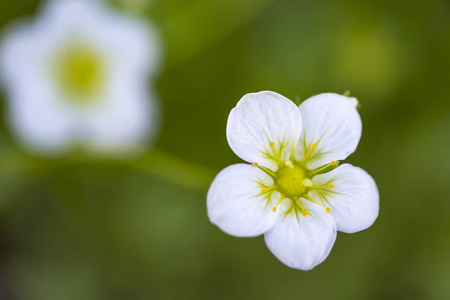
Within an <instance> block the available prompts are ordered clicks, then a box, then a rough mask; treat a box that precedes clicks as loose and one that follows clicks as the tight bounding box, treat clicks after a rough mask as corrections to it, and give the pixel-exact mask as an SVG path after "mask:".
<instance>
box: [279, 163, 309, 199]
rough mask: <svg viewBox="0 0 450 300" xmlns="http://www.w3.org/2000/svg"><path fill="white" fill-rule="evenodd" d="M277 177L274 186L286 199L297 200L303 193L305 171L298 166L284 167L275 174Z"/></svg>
mask: <svg viewBox="0 0 450 300" xmlns="http://www.w3.org/2000/svg"><path fill="white" fill-rule="evenodd" d="M277 175H278V177H277V178H276V180H275V182H276V185H277V186H278V189H279V191H280V192H281V193H282V194H284V195H286V197H289V198H291V197H292V198H298V197H300V196H301V195H302V194H303V193H304V192H305V188H306V187H305V185H304V184H303V181H304V180H305V179H306V171H305V169H303V168H302V167H300V166H299V165H297V164H293V165H292V167H290V166H285V167H283V168H281V169H280V170H279V171H278V172H277Z"/></svg>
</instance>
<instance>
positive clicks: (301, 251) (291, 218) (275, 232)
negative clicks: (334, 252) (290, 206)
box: [264, 200, 337, 271]
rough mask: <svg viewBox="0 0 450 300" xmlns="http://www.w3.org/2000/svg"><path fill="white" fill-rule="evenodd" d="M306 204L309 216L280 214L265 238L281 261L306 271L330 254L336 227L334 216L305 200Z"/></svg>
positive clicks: (268, 245)
mask: <svg viewBox="0 0 450 300" xmlns="http://www.w3.org/2000/svg"><path fill="white" fill-rule="evenodd" d="M305 201H306V200H305ZM304 208H305V209H307V210H308V212H309V214H308V215H307V216H303V215H302V214H301V213H298V216H297V215H296V214H295V213H290V214H287V215H285V216H284V215H283V214H280V217H279V218H278V220H277V222H276V223H275V225H274V226H273V227H272V229H270V230H269V231H268V232H266V233H265V234H264V240H265V241H266V245H267V247H268V248H269V250H270V251H271V252H272V253H273V255H275V256H276V257H277V258H278V259H279V260H280V261H281V262H282V263H284V264H285V265H287V266H288V267H291V268H295V269H300V270H305V271H307V270H311V269H312V268H314V267H315V266H317V265H318V264H320V263H321V262H323V261H324V260H325V259H326V258H327V257H328V254H329V253H330V251H331V249H332V248H333V245H334V242H335V240H336V234H337V231H336V224H335V222H334V220H333V217H332V216H331V215H330V214H327V213H326V212H325V210H324V209H323V208H322V207H320V206H319V205H317V204H314V203H311V202H308V201H306V202H305V204H304Z"/></svg>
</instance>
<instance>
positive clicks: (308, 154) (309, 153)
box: [302, 144, 317, 163]
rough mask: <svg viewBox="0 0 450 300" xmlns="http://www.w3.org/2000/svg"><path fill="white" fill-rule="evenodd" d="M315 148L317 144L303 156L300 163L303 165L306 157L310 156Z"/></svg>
mask: <svg viewBox="0 0 450 300" xmlns="http://www.w3.org/2000/svg"><path fill="white" fill-rule="evenodd" d="M316 148H317V144H312V146H311V149H310V150H309V151H308V153H306V154H305V157H303V159H302V163H304V162H305V161H306V160H307V159H308V157H309V156H310V155H311V153H312V152H313V151H314V150H316Z"/></svg>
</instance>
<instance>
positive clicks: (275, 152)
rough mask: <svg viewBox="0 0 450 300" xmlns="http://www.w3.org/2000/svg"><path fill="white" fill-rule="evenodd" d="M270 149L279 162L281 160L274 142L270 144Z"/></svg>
mask: <svg viewBox="0 0 450 300" xmlns="http://www.w3.org/2000/svg"><path fill="white" fill-rule="evenodd" d="M269 147H270V148H271V149H272V152H273V155H275V158H276V159H277V160H280V155H279V154H278V153H277V151H275V143H274V142H270V143H269ZM280 151H281V150H280Z"/></svg>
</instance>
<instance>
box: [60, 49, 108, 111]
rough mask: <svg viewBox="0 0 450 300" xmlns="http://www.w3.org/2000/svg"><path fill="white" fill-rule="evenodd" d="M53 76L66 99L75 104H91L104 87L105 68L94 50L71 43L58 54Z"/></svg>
mask: <svg viewBox="0 0 450 300" xmlns="http://www.w3.org/2000/svg"><path fill="white" fill-rule="evenodd" d="M55 75H56V78H57V80H58V83H59V86H60V89H61V91H62V93H63V94H64V95H65V96H67V98H68V99H70V100H71V101H74V102H76V103H91V102H92V100H94V99H95V98H96V97H98V95H99V93H100V92H101V90H102V87H103V85H104V81H105V66H104V63H103V59H102V57H101V56H100V55H99V54H98V53H97V52H96V51H95V50H94V49H92V48H90V47H88V46H86V45H83V44H80V43H71V44H69V45H68V46H67V47H66V48H65V49H63V50H62V51H61V52H60V54H59V57H58V60H57V65H56V74H55Z"/></svg>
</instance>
